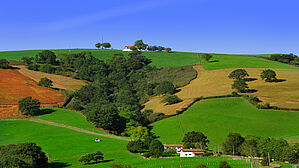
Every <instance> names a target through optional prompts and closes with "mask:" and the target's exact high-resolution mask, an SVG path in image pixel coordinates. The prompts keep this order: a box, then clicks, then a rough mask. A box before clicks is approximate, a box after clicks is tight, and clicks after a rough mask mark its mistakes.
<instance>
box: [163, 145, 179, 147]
mask: <svg viewBox="0 0 299 168" xmlns="http://www.w3.org/2000/svg"><path fill="white" fill-rule="evenodd" d="M163 146H164V147H183V145H182V144H170V145H166V144H164V145H163Z"/></svg>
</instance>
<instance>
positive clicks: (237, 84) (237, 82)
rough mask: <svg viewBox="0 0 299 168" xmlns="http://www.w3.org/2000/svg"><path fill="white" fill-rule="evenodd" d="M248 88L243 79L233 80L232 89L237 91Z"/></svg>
mask: <svg viewBox="0 0 299 168" xmlns="http://www.w3.org/2000/svg"><path fill="white" fill-rule="evenodd" d="M247 88H248V84H247V83H246V82H245V81H244V80H234V83H233V84H232V89H236V90H237V91H238V92H244V91H245V90H246V89H247Z"/></svg>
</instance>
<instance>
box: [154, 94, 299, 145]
mask: <svg viewBox="0 0 299 168" xmlns="http://www.w3.org/2000/svg"><path fill="white" fill-rule="evenodd" d="M298 123H299V112H294V111H280V110H279V111H278V110H260V109H256V108H255V107H254V106H252V105H251V104H250V103H248V102H247V101H246V100H245V99H243V98H218V99H208V100H201V101H199V102H197V103H195V104H193V105H192V106H191V107H190V108H189V109H188V110H186V111H185V112H184V113H183V114H181V115H178V116H174V117H170V118H167V119H164V120H161V121H158V122H156V123H153V124H152V126H153V130H152V131H153V132H154V133H155V135H157V136H159V139H160V140H161V141H162V142H163V143H168V144H177V143H181V140H182V138H183V135H184V133H186V132H189V131H201V132H203V133H204V134H205V135H207V137H208V139H209V140H210V144H209V148H210V149H214V148H215V147H217V146H218V145H220V146H221V145H222V143H223V142H224V140H225V138H226V136H227V135H228V133H229V132H239V133H241V134H242V135H243V136H246V135H257V136H263V137H274V138H284V139H290V140H291V139H292V138H295V139H296V138H298V135H299V131H298V130H299V125H298ZM291 141H292V140H291ZM293 141H294V140H293Z"/></svg>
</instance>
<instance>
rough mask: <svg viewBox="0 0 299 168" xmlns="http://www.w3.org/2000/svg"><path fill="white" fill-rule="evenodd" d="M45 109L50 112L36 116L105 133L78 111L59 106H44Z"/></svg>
mask: <svg viewBox="0 0 299 168" xmlns="http://www.w3.org/2000/svg"><path fill="white" fill-rule="evenodd" d="M45 110H48V111H49V112H50V113H48V114H44V115H42V116H38V118H40V119H43V120H47V121H52V122H55V123H59V124H64V125H69V126H73V127H77V128H82V129H85V130H88V131H93V132H99V133H105V132H104V131H101V130H100V129H97V128H95V127H94V126H93V125H92V124H90V123H89V122H87V121H86V119H85V118H84V116H83V115H82V114H80V113H78V112H75V111H71V110H66V109H60V108H46V109H45Z"/></svg>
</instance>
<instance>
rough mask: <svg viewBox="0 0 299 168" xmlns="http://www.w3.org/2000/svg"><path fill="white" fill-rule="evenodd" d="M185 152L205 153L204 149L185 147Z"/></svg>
mask: <svg viewBox="0 0 299 168" xmlns="http://www.w3.org/2000/svg"><path fill="white" fill-rule="evenodd" d="M183 152H193V153H204V150H202V149H183Z"/></svg>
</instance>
